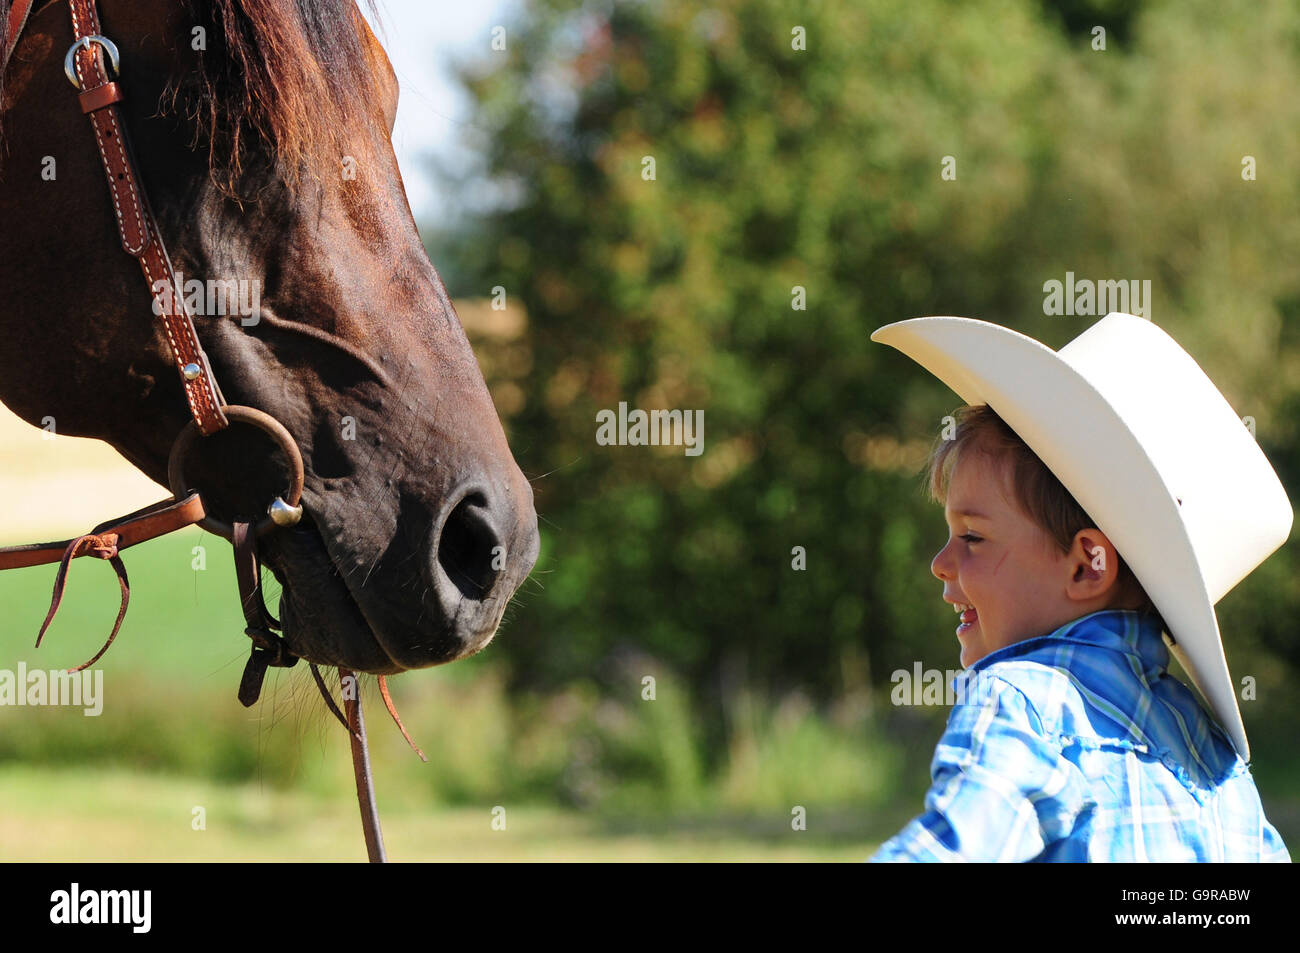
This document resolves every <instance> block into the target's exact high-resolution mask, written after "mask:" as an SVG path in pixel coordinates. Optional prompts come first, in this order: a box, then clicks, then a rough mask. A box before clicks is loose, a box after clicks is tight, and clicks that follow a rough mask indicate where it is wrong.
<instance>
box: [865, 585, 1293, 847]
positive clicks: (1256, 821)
mask: <svg viewBox="0 0 1300 953" xmlns="http://www.w3.org/2000/svg"><path fill="white" fill-rule="evenodd" d="M1168 665H1169V650H1168V649H1167V648H1166V647H1165V644H1164V641H1163V639H1162V638H1161V636H1160V627H1159V625H1158V624H1157V623H1156V622H1154V621H1153V620H1144V619H1143V618H1142V617H1141V616H1140V615H1139V614H1138V613H1136V612H1130V611H1122V610H1105V611H1101V612H1094V613H1092V614H1091V615H1086V616H1083V617H1082V618H1080V619H1076V620H1074V621H1073V622H1070V623H1067V624H1066V625H1063V626H1061V627H1060V628H1059V629H1057V630H1056V631H1054V632H1052V633H1050V634H1049V635H1044V636H1040V637H1038V638H1033V639H1026V640H1025V641H1023V642H1018V643H1016V644H1014V645H1008V646H1006V647H1005V648H1002V649H999V650H998V651H996V652H991V653H989V654H988V655H986V656H985V657H984V658H982V659H980V661H978V662H977V663H975V665H973V666H971V668H970V669H969V670H967V672H965V673H963V677H962V678H961V679H959V680H958V687H959V688H960V689H962V691H961V693H960V694H959V696H958V698H957V703H956V704H955V705H954V706H953V710H952V713H951V714H950V715H949V718H948V727H947V729H946V731H945V732H944V735H943V737H942V738H941V739H940V741H939V746H938V747H937V748H936V749H935V752H934V761H933V763H932V764H931V767H930V776H931V778H932V780H933V784H932V785H931V787H930V790H929V792H928V793H927V794H926V796H925V807H926V811H925V813H924V814H922V815H921V816H919V817H917V818H916V819H915V820H913V821H912V822H911V823H909V824H908V825H907V826H906V827H905V828H903V830H902V831H900V832H899V833H898V834H897V835H896V836H895V837H893V838H892V839H890V840H889V841H887V842H886V843H885V844H883V845H881V847H880V849H879V850H878V851H877V852H876V853H875V855H873V856H872V857H871V860H872V861H962V860H966V861H1049V860H1051V861H1159V862H1164V861H1280V862H1283V863H1289V862H1290V860H1291V857H1290V855H1289V854H1288V853H1287V849H1286V846H1285V845H1284V844H1283V843H1282V838H1281V837H1279V836H1278V833H1277V831H1276V830H1275V829H1274V828H1273V825H1271V824H1270V823H1269V822H1268V821H1267V820H1265V818H1264V810H1263V807H1262V806H1261V805H1260V801H1259V792H1258V791H1257V790H1256V789H1255V781H1254V779H1253V778H1252V777H1251V775H1250V770H1249V769H1248V768H1247V767H1246V764H1245V763H1244V762H1243V761H1242V760H1241V759H1240V758H1239V757H1238V756H1237V754H1236V752H1235V751H1234V749H1233V747H1232V743H1231V742H1230V741H1229V740H1228V739H1227V737H1226V736H1225V735H1224V733H1223V731H1222V729H1220V728H1219V726H1218V725H1217V724H1216V723H1215V722H1214V721H1213V720H1212V719H1211V718H1210V716H1209V715H1208V714H1207V713H1206V712H1205V710H1204V709H1202V708H1201V706H1200V704H1199V703H1198V702H1197V700H1196V699H1195V698H1194V697H1193V695H1192V692H1191V690H1190V689H1188V688H1187V687H1186V686H1184V685H1183V684H1182V683H1181V682H1179V681H1178V680H1177V679H1175V678H1173V677H1172V676H1171V675H1169V674H1168V673H1167V672H1166V671H1165V669H1166V668H1167V667H1168Z"/></svg>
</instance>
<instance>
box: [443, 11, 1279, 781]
mask: <svg viewBox="0 0 1300 953" xmlns="http://www.w3.org/2000/svg"><path fill="white" fill-rule="evenodd" d="M1090 24H1098V25H1103V26H1106V27H1107V30H1108V35H1109V42H1108V45H1107V49H1106V51H1104V52H1099V51H1095V50H1093V49H1092V48H1091V34H1090V30H1091V27H1090ZM796 27H801V28H802V29H803V30H804V31H805V35H806V49H805V50H799V49H795V48H794V46H795V45H796V44H793V43H792V40H793V39H794V34H793V33H792V31H793V30H794V29H795V28H796ZM1298 31H1300V14H1298V13H1297V11H1296V10H1295V8H1294V7H1293V6H1292V5H1290V4H1286V3H1281V2H1268V3H1262V4H1258V5H1256V6H1254V7H1252V9H1251V12H1250V15H1249V16H1241V15H1236V14H1232V13H1230V12H1227V11H1225V10H1224V9H1222V8H1221V7H1220V6H1219V5H1217V4H1213V3H1210V2H1208V0H1195V2H1192V3H1190V4H1189V3H1172V2H1168V0H1166V2H1149V3H1145V4H1142V5H1140V6H1130V5H1117V4H1113V3H1109V2H1100V0H1081V2H1078V3H1073V4H1070V5H1066V6H1064V7H1057V6H1054V5H1048V4H1041V3H1031V2H1027V0H1022V2H1012V3H1007V2H1004V0H996V2H995V0H974V2H962V3H956V2H945V0H879V2H873V3H870V4H839V3H835V4H832V3H823V4H817V3H814V4H798V5H792V4H788V3H781V2H778V0H721V2H719V3H714V4H709V5H708V6H707V7H702V6H701V5H699V4H697V3H692V2H688V0H660V2H655V3H633V2H608V0H599V2H596V0H592V2H578V3H574V2H569V0H535V2H533V3H532V4H530V6H529V8H528V11H527V17H526V23H525V24H524V25H523V27H522V28H521V29H516V30H515V31H514V32H513V33H512V36H511V41H510V48H509V52H508V53H506V54H504V55H501V54H498V55H497V56H496V57H494V58H493V60H492V63H493V66H494V67H495V68H493V69H491V70H490V71H488V72H473V71H467V72H466V74H465V81H466V84H467V86H468V88H469V89H470V91H471V92H472V94H473V96H474V97H475V100H476V102H477V114H476V117H475V124H476V126H477V128H478V130H479V132H480V134H481V137H482V144H483V148H484V150H485V155H486V158H485V169H484V172H485V173H486V175H487V176H488V178H490V179H491V180H493V181H494V182H495V183H497V185H498V186H502V187H503V192H502V194H509V195H512V196H514V200H513V201H511V202H510V203H508V204H506V205H503V206H502V207H500V208H498V209H496V210H493V211H490V212H488V213H486V214H479V215H471V216H469V217H468V218H466V219H465V220H464V221H463V226H462V227H460V228H458V229H456V230H454V231H451V232H445V233H442V234H438V235H435V236H433V237H432V238H431V240H430V246H431V254H432V255H433V258H434V261H435V262H436V263H437V264H438V265H439V266H440V267H442V268H443V269H444V271H445V272H446V273H447V274H448V278H449V284H450V286H451V289H452V291H453V294H455V295H457V296H481V295H485V294H486V293H487V292H488V289H490V288H491V287H493V286H496V285H501V286H504V287H505V288H506V289H508V291H509V293H510V294H511V295H512V296H514V297H515V298H516V299H517V300H520V301H522V302H523V304H524V306H525V307H526V309H527V313H528V321H529V327H528V335H527V336H528V344H529V346H530V348H531V357H532V359H531V364H530V368H529V371H528V373H527V374H526V375H525V376H524V377H523V378H520V379H518V381H517V383H518V384H519V386H520V387H521V388H522V391H523V394H524V400H523V401H522V408H521V409H520V410H518V412H517V413H514V414H512V415H511V416H510V419H509V420H508V428H509V429H510V431H511V434H512V444H513V446H514V447H515V448H516V452H517V455H518V456H519V458H520V460H521V463H522V465H523V466H524V468H525V471H526V472H528V473H530V474H532V475H537V477H538V478H537V480H536V483H535V488H536V491H537V500H538V507H539V511H540V512H541V514H542V516H543V524H542V525H543V538H544V541H543V550H542V552H543V555H542V561H541V564H540V567H539V572H538V575H537V576H536V577H535V578H536V580H537V581H538V583H539V584H540V585H541V586H542V587H544V592H538V591H536V590H534V591H532V592H530V593H529V594H528V595H527V596H526V597H525V600H524V601H525V608H524V610H523V611H521V612H520V613H519V614H518V616H517V617H516V619H515V620H514V622H513V624H512V625H511V627H510V628H509V629H508V630H507V631H506V632H505V633H504V635H503V636H502V637H501V638H500V639H499V640H498V643H497V645H495V646H494V648H493V651H498V652H501V653H504V654H505V655H507V656H508V657H509V659H510V661H511V663H512V664H511V671H512V673H513V682H512V684H514V685H516V686H526V687H529V688H534V689H536V688H551V687H556V686H562V685H565V684H567V683H568V682H569V681H570V680H571V679H573V678H575V677H579V676H580V675H582V676H585V675H586V674H587V673H589V672H590V671H591V667H592V665H593V663H594V662H595V661H596V660H599V659H601V658H608V657H611V656H614V655H617V654H618V653H620V652H626V651H630V650H633V649H634V650H635V651H636V652H640V653H644V654H645V655H646V656H647V657H648V658H650V659H653V660H656V661H657V662H660V663H662V664H664V665H667V666H669V667H671V668H672V669H673V670H674V671H677V672H680V673H681V674H682V676H683V677H684V678H686V679H687V680H688V681H689V682H690V685H691V689H692V695H693V696H694V698H695V699H696V700H697V703H698V705H699V707H698V709H697V715H698V718H699V723H698V726H697V733H698V734H700V735H701V736H702V737H703V738H704V739H705V741H706V742H707V744H708V750H709V752H710V762H711V763H712V762H714V761H718V762H720V761H721V760H722V759H723V758H724V757H726V756H727V753H728V752H729V751H733V748H732V746H733V745H734V740H735V739H734V737H733V736H732V735H733V731H732V729H729V728H727V727H726V726H727V720H726V718H725V712H726V711H727V709H728V707H729V706H733V705H734V703H735V699H736V698H738V697H740V695H741V694H742V693H744V692H746V691H749V690H756V691H760V692H764V693H767V694H768V695H770V696H773V697H778V696H784V695H786V694H788V693H789V692H792V691H798V692H804V693H807V695H808V697H810V698H811V699H813V701H814V704H816V705H818V706H822V707H824V706H825V705H826V704H827V703H828V701H829V700H830V699H833V698H835V697H838V696H840V695H842V694H844V693H846V692H849V691H853V690H857V689H859V688H868V689H869V688H872V687H874V688H875V689H876V690H877V692H879V689H880V688H881V687H882V686H883V685H885V684H886V683H887V680H888V677H889V673H890V671H891V670H893V669H895V668H899V667H907V666H909V665H910V664H911V662H912V661H913V660H914V659H918V658H919V659H923V660H925V662H926V664H927V665H935V666H939V667H945V666H955V664H956V644H955V640H954V639H953V637H952V635H951V616H950V614H949V613H947V612H946V611H945V609H946V607H943V606H942V605H941V604H940V601H939V594H940V587H939V584H938V583H937V582H936V581H935V580H934V579H933V578H932V577H931V576H930V574H929V560H930V557H931V555H932V554H933V553H934V552H935V551H936V550H937V549H938V548H939V546H940V545H941V544H942V542H943V538H944V533H945V530H944V527H943V523H942V518H941V515H940V514H939V512H938V510H937V508H936V507H934V506H933V505H932V504H929V503H926V502H925V501H924V500H923V497H922V496H921V494H920V493H919V492H918V484H917V481H916V479H915V474H916V471H917V468H918V467H919V465H920V463H921V460H922V456H923V453H924V450H925V445H926V443H927V442H928V441H929V440H930V439H931V438H932V437H933V436H934V435H935V434H937V432H938V430H939V427H940V418H941V417H942V415H943V414H945V413H947V412H949V411H950V410H951V408H952V407H953V406H955V405H956V403H957V400H956V398H955V397H954V395H952V394H951V393H950V392H948V391H947V390H946V389H945V388H944V387H943V386H942V385H940V384H938V383H937V382H935V381H933V380H932V379H930V378H929V377H928V376H927V375H926V374H925V373H924V372H923V371H922V370H920V369H919V368H917V367H916V366H915V365H914V364H913V363H912V362H910V361H909V360H907V359H906V358H903V357H901V356H900V355H898V354H897V353H895V352H893V351H891V350H889V349H887V348H884V347H880V346H877V345H874V344H871V343H870V342H869V340H868V336H869V334H870V332H871V331H872V330H873V329H875V328H876V327H879V326H880V325H883V324H885V323H888V322H891V321H895V320H900V319H903V318H908V317H913V316H917V315H922V314H962V315H969V316H974V317H982V318H985V319H989V320H994V321H997V322H999V323H1002V324H1006V325H1009V326H1012V327H1015V328H1017V329H1018V330H1022V331H1024V332H1025V333H1028V334H1030V335H1033V336H1035V337H1037V338H1038V339H1040V340H1042V341H1044V343H1047V344H1048V345H1050V346H1053V347H1059V346H1061V345H1062V344H1064V343H1066V342H1067V341H1068V340H1070V339H1071V338H1073V337H1074V336H1076V335H1077V334H1078V333H1080V332H1081V331H1082V330H1084V329H1085V328H1086V327H1087V326H1089V325H1090V324H1091V323H1092V322H1093V321H1094V320H1095V318H1093V317H1091V316H1085V317H1061V316H1048V315H1046V314H1044V313H1043V312H1044V308H1043V300H1044V291H1043V284H1044V282H1046V281H1048V280H1051V279H1054V278H1055V279H1058V280H1061V279H1064V277H1065V272H1066V271H1073V272H1075V273H1076V275H1078V276H1080V277H1092V278H1116V279H1119V278H1123V279H1129V278H1134V279H1139V280H1141V279H1149V280H1150V281H1151V283H1152V291H1153V299H1154V305H1153V308H1152V312H1151V316H1152V317H1153V319H1155V320H1156V321H1158V322H1159V323H1161V324H1162V325H1163V326H1165V327H1166V328H1167V329H1169V330H1170V332H1171V333H1172V334H1173V335H1174V336H1175V337H1176V338H1177V339H1178V340H1179V341H1181V342H1182V343H1183V344H1184V345H1185V346H1186V347H1187V348H1188V350H1189V351H1190V352H1191V353H1192V354H1193V355H1195V356H1196V357H1198V359H1201V360H1202V363H1203V364H1204V366H1205V367H1206V369H1207V370H1208V371H1209V373H1210V374H1211V376H1213V377H1214V378H1215V380H1216V381H1218V382H1219V383H1220V384H1221V386H1222V387H1223V389H1224V391H1225V393H1226V394H1227V395H1228V396H1229V398H1230V400H1231V401H1232V402H1233V404H1234V406H1235V407H1237V408H1238V409H1239V410H1240V412H1241V413H1243V414H1250V415H1252V416H1254V417H1255V418H1256V421H1257V426H1258V433H1259V439H1260V441H1261V443H1262V444H1263V445H1264V446H1265V449H1266V451H1267V452H1269V453H1270V454H1271V455H1272V456H1273V458H1274V459H1275V460H1276V461H1277V462H1278V469H1279V472H1280V473H1281V474H1282V476H1283V478H1284V480H1285V481H1286V482H1287V483H1288V484H1289V485H1291V486H1296V485H1300V484H1298V483H1297V478H1300V450H1298V449H1297V448H1300V433H1298V432H1297V428H1296V425H1295V423H1294V421H1295V419H1296V414H1295V413H1292V412H1291V411H1293V410H1294V409H1295V407H1294V405H1293V404H1291V403H1289V402H1293V401H1295V400H1297V398H1296V396H1295V393H1296V391H1295V382H1296V381H1297V380H1300V374H1297V356H1298V355H1300V349H1298V348H1297V346H1296V345H1297V343H1300V309H1297V308H1296V306H1295V302H1297V301H1300V289H1297V280H1298V278H1297V273H1296V271H1295V269H1293V268H1291V267H1290V265H1289V263H1290V262H1291V261H1293V260H1295V257H1296V256H1295V252H1296V251H1297V250H1300V249H1297V242H1298V241H1300V233H1298V232H1297V231H1296V230H1295V229H1294V228H1293V227H1292V221H1293V218H1294V216H1291V215H1290V214H1287V211H1286V210H1289V209H1290V208H1292V207H1293V205H1294V187H1295V186H1294V183H1295V182H1296V181H1298V180H1300V151H1298V150H1297V149H1296V148H1295V145H1294V142H1293V141H1292V136H1291V132H1290V131H1291V130H1293V129H1295V128H1296V127H1297V121H1298V120H1300V115H1297V113H1298V112H1300V98H1297V97H1296V96H1295V95H1294V90H1295V89H1296V88H1297V86H1298V84H1300V55H1298V54H1297V49H1298V48H1300V45H1298V44H1297V43H1296V39H1297V35H1298ZM1247 155H1249V156H1254V157H1255V159H1256V161H1257V163H1258V169H1259V174H1258V177H1257V178H1256V179H1255V180H1253V181H1250V180H1247V179H1245V178H1243V175H1242V170H1243V165H1242V160H1243V157H1244V156H1247ZM946 156H951V157H952V158H953V160H954V162H955V168H956V173H957V174H956V178H955V179H954V180H945V179H944V178H943V177H942V176H941V174H940V173H941V169H942V164H943V162H944V157H946ZM646 157H652V158H653V159H654V167H655V177H654V179H653V180H648V179H647V178H646V177H644V176H643V170H644V169H645V163H644V160H645V158H646ZM460 187H461V189H462V190H464V191H469V188H468V187H467V186H465V185H464V184H462V185H461V186H460ZM795 286H801V287H803V288H804V289H806V296H807V309H806V310H802V311H800V310H792V307H791V305H792V300H793V298H792V295H793V290H792V289H793V288H794V287H795ZM476 346H478V347H479V348H480V350H481V352H483V353H485V356H486V358H487V361H488V362H489V363H490V360H491V344H490V342H478V343H477V345H476ZM1262 368H1268V369H1270V373H1260V370H1261V369H1262ZM491 377H492V375H491V374H489V378H490V379H491ZM620 400H626V401H627V402H628V403H629V405H630V406H631V407H643V408H701V409H703V410H704V412H705V451H704V453H703V455H701V456H699V457H695V458H692V457H686V456H684V455H682V454H681V453H680V449H678V450H677V452H665V451H664V448H658V450H657V451H656V450H651V449H647V448H636V447H603V446H598V445H597V444H596V443H595V440H594V433H595V414H596V412H597V411H599V410H601V409H605V408H615V407H617V405H618V402H619V401H620ZM1062 412H1063V415H1064V417H1063V425H1068V413H1069V409H1068V408H1062ZM795 546H802V547H805V549H806V552H807V567H808V568H807V570H806V571H802V572H801V571H797V570H795V569H793V568H792V565H791V559H792V556H791V552H792V548H793V547H795ZM1295 568H1296V566H1295V556H1294V553H1293V552H1291V551H1289V550H1287V551H1284V552H1282V553H1280V554H1278V555H1276V556H1275V557H1273V560H1272V562H1271V563H1270V566H1269V571H1268V572H1269V577H1270V578H1274V579H1278V578H1281V579H1293V578H1295V575H1296V574H1295V571H1294V570H1295ZM1261 578H1262V577H1261ZM1247 591H1250V592H1254V593H1256V594H1258V595H1259V596H1260V599H1261V602H1260V603H1259V604H1254V603H1252V604H1251V605H1249V606H1247V605H1246V604H1245V599H1246V596H1238V595H1233V596H1229V597H1228V599H1226V600H1225V601H1224V603H1223V605H1222V607H1221V608H1222V610H1223V619H1224V631H1225V633H1227V638H1228V655H1229V659H1230V661H1231V662H1232V663H1233V665H1234V670H1236V669H1238V668H1240V669H1243V670H1247V671H1249V670H1259V671H1264V670H1266V669H1269V668H1270V667H1274V666H1276V664H1277V660H1278V657H1279V656H1283V657H1289V658H1290V660H1291V664H1292V666H1294V665H1295V664H1296V662H1297V655H1298V654H1300V653H1298V652H1297V650H1296V648H1295V646H1296V640H1295V638H1294V635H1293V634H1291V631H1292V627H1290V626H1289V624H1288V623H1287V621H1286V620H1289V619H1290V618H1292V617H1293V615H1294V613H1295V611H1296V609H1297V608H1300V592H1297V590H1296V587H1294V586H1292V585H1286V586H1280V587H1277V588H1274V589H1272V590H1270V591H1268V592H1267V593H1265V592H1264V591H1262V590H1260V589H1251V590H1247V589H1243V590H1242V592H1247ZM1254 633H1258V634H1257V635H1256V634H1254ZM1292 672H1293V673H1294V668H1293V669H1292ZM598 687H599V690H600V691H602V692H607V693H612V694H613V697H615V698H616V699H619V704H629V702H627V701H626V699H627V697H629V696H627V695H626V694H620V693H626V692H627V691H629V689H628V688H627V686H626V685H623V686H619V685H615V684H613V683H611V682H609V681H604V682H601V683H600V685H599V686H598ZM1274 697H1276V696H1274ZM1252 704H1254V705H1256V706H1258V707H1255V708H1251V707H1250V706H1247V708H1248V710H1247V713H1246V718H1247V723H1248V725H1250V724H1251V723H1252V722H1253V721H1257V720H1259V719H1262V718H1263V717H1264V715H1263V713H1264V711H1265V710H1266V709H1267V708H1268V705H1269V704H1270V703H1269V701H1268V699H1267V697H1265V696H1261V700H1260V701H1259V702H1256V703H1252ZM942 714H943V713H942V712H935V713H933V714H932V716H931V717H932V719H934V724H935V726H936V727H937V720H938V719H940V718H941V717H942Z"/></svg>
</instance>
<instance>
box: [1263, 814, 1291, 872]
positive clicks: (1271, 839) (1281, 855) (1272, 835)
mask: <svg viewBox="0 0 1300 953" xmlns="http://www.w3.org/2000/svg"><path fill="white" fill-rule="evenodd" d="M1262 833H1263V835H1264V837H1263V840H1264V843H1263V851H1262V855H1263V856H1261V857H1260V860H1262V861H1263V862H1264V863H1266V864H1289V863H1291V854H1290V852H1289V851H1288V850H1287V849H1286V844H1284V843H1282V835H1281V834H1279V833H1278V832H1277V828H1276V827H1274V826H1273V825H1272V824H1270V823H1269V822H1268V821H1264V823H1263V831H1262Z"/></svg>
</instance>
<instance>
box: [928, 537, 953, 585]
mask: <svg viewBox="0 0 1300 953" xmlns="http://www.w3.org/2000/svg"><path fill="white" fill-rule="evenodd" d="M951 545H952V544H951V542H949V543H948V544H947V545H945V546H944V547H943V549H941V550H939V551H938V552H937V553H935V554H934V559H932V560H930V572H931V573H933V574H934V576H935V578H936V579H943V580H947V579H948V578H949V577H950V576H951V575H952V571H951V570H950V569H949V563H948V547H949V546H951Z"/></svg>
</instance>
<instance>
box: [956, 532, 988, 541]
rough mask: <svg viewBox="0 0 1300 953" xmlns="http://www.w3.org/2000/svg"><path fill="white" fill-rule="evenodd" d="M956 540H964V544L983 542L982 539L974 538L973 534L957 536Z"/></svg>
mask: <svg viewBox="0 0 1300 953" xmlns="http://www.w3.org/2000/svg"><path fill="white" fill-rule="evenodd" d="M957 538H958V539H964V540H966V542H968V543H979V542H983V539H982V537H979V536H976V535H975V534H974V533H963V534H962V535H961V536H958V537H957Z"/></svg>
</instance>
